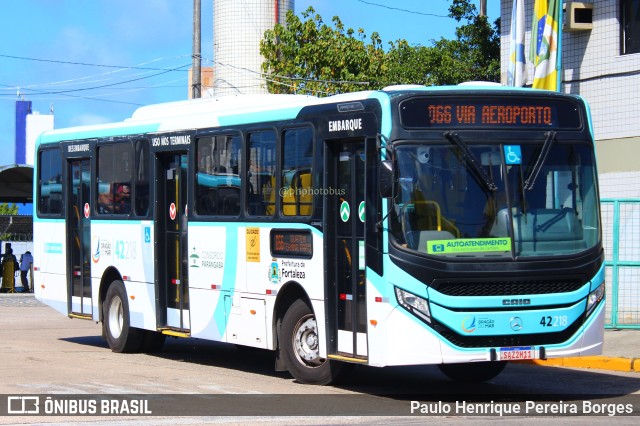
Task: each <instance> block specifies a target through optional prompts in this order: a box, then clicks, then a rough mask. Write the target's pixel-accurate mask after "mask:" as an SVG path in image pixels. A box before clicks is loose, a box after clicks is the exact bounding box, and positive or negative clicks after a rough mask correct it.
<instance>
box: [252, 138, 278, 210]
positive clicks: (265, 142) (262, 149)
mask: <svg viewBox="0 0 640 426" xmlns="http://www.w3.org/2000/svg"><path fill="white" fill-rule="evenodd" d="M248 146H249V163H248V165H249V167H248V171H247V184H248V191H247V197H248V199H247V206H248V211H249V214H250V215H253V216H273V214H274V213H275V200H276V197H275V190H276V188H275V176H276V174H275V167H276V134H275V132H273V131H272V130H266V131H260V132H253V133H250V134H249V140H248Z"/></svg>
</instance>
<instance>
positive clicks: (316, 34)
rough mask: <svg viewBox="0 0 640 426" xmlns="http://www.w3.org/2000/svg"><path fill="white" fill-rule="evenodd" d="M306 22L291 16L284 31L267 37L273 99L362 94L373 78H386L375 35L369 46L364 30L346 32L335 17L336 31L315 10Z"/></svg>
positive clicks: (264, 46)
mask: <svg viewBox="0 0 640 426" xmlns="http://www.w3.org/2000/svg"><path fill="white" fill-rule="evenodd" d="M302 16H303V18H305V20H304V21H301V20H300V18H298V17H297V16H296V15H294V14H293V12H291V11H289V12H288V13H287V18H286V26H283V25H279V24H278V25H276V26H275V28H274V29H273V30H268V31H266V32H265V36H264V39H263V40H262V41H261V42H260V53H261V54H262V55H263V57H264V58H265V62H264V63H263V71H264V72H265V73H266V74H267V75H268V77H267V85H268V89H269V92H270V93H295V92H298V91H302V92H305V93H314V94H319V95H322V94H328V93H335V92H350V91H355V90H363V89H366V88H367V86H368V84H367V82H368V80H369V76H371V75H380V74H381V73H382V72H383V70H382V68H383V66H384V56H385V53H384V50H383V49H382V41H381V40H380V37H379V36H378V34H377V33H373V35H372V36H371V38H370V43H366V41H365V40H366V36H365V34H364V30H362V29H360V30H358V31H357V33H356V32H355V31H354V30H353V29H351V28H349V29H347V30H345V28H344V25H343V24H342V22H341V21H340V18H338V17H337V16H335V17H334V18H333V20H332V22H333V26H332V27H330V26H329V25H326V24H325V23H324V22H323V21H322V17H321V16H320V15H318V14H316V13H315V11H314V9H313V8H312V7H309V8H308V9H307V10H306V11H305V12H303V13H302Z"/></svg>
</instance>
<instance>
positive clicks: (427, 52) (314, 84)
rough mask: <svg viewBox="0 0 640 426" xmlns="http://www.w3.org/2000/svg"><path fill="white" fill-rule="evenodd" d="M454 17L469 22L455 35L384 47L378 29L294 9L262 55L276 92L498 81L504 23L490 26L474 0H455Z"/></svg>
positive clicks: (269, 82)
mask: <svg viewBox="0 0 640 426" xmlns="http://www.w3.org/2000/svg"><path fill="white" fill-rule="evenodd" d="M449 16H451V17H452V18H454V19H456V20H457V21H458V22H461V21H464V24H463V25H462V26H460V27H459V28H457V30H456V39H455V40H447V39H445V38H441V39H440V40H438V41H434V40H432V46H411V45H409V43H408V42H407V41H406V40H403V39H400V40H397V41H396V42H392V43H389V48H388V50H387V51H385V50H384V49H383V47H382V40H381V39H380V36H379V34H378V33H375V32H374V33H373V34H372V35H371V36H370V37H369V38H367V36H366V34H365V32H364V30H363V29H359V30H358V31H354V30H353V29H351V28H349V29H346V30H345V28H344V25H343V24H342V22H341V21H340V18H338V17H337V16H336V17H334V18H333V19H332V24H333V26H329V25H327V24H325V23H324V22H323V20H322V17H321V16H320V15H318V14H316V13H315V11H314V9H313V8H311V7H310V8H309V9H307V10H306V11H305V12H303V13H302V17H303V18H304V21H302V20H300V18H299V17H297V16H296V15H294V14H293V13H292V12H289V13H288V14H287V19H286V26H282V25H276V27H275V28H274V29H273V30H268V31H267V32H265V36H264V39H263V40H262V42H261V43H260V53H261V54H262V55H263V57H264V58H265V61H264V63H263V65H262V68H263V72H264V73H265V74H266V75H267V86H268V90H269V92H270V93H297V92H302V93H312V94H317V95H320V96H322V95H326V94H332V93H344V92H351V91H356V90H371V89H380V88H382V87H385V86H388V85H391V84H423V85H443V84H457V83H460V82H462V81H468V80H486V81H499V79H500V59H499V58H500V25H499V20H496V22H495V23H494V26H493V27H491V26H490V25H489V23H488V21H487V18H486V17H480V16H478V13H477V11H476V8H475V6H474V5H473V4H471V3H470V2H469V0H453V2H452V5H451V6H450V8H449Z"/></svg>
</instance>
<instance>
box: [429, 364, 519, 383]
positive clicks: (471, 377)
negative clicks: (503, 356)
mask: <svg viewBox="0 0 640 426" xmlns="http://www.w3.org/2000/svg"><path fill="white" fill-rule="evenodd" d="M506 366H507V362H506V361H489V362H467V363H462V364H440V365H438V368H440V371H442V372H443V373H444V375H445V376H447V377H448V378H450V379H451V380H453V381H456V382H468V383H469V382H470V383H479V382H486V381H487V380H491V379H493V378H494V377H496V376H497V375H498V374H500V373H502V370H504V367H506Z"/></svg>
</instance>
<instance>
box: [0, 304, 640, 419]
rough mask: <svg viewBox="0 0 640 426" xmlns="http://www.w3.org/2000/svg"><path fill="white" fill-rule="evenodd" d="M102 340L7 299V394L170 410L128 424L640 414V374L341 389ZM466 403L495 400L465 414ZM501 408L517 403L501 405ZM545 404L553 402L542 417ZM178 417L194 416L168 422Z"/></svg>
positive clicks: (201, 349)
mask: <svg viewBox="0 0 640 426" xmlns="http://www.w3.org/2000/svg"><path fill="white" fill-rule="evenodd" d="M100 334H101V330H100V326H99V325H98V324H95V323H93V322H91V321H84V320H78V319H73V320H72V319H69V318H67V317H65V316H63V315H60V314H58V313H57V312H55V311H53V310H52V309H51V308H49V307H46V306H42V305H40V304H39V303H37V302H36V301H34V300H33V299H32V298H31V299H28V298H27V296H25V297H24V298H20V297H12V298H11V299H7V298H2V299H0V359H1V360H2V361H1V362H0V394H2V395H0V398H5V397H7V395H18V396H19V395H42V396H43V397H44V396H45V395H54V394H55V395H58V396H59V395H72V396H78V397H80V398H93V397H101V396H102V397H105V395H107V396H108V395H116V396H117V395H123V394H126V395H131V394H142V395H143V396H144V397H145V398H146V397H150V398H151V399H152V400H153V401H152V404H153V408H154V410H155V412H154V414H160V415H161V417H157V416H152V417H137V418H133V419H130V420H128V419H129V418H128V417H121V418H118V424H164V423H165V422H167V423H170V424H172V425H175V424H214V423H215V424H219V423H224V424H246V423H249V422H250V423H265V424H267V423H268V424H270V423H274V424H275V423H277V424H282V423H288V424H353V423H357V424H371V423H378V424H388V423H394V424H418V423H424V422H430V421H434V422H438V423H458V422H464V421H465V419H467V420H474V421H475V423H478V422H481V423H482V422H484V421H489V420H490V419H492V418H499V417H500V416H499V413H498V412H497V411H496V410H500V409H502V410H505V409H509V408H513V405H514V404H519V405H521V406H522V407H523V408H525V406H524V404H526V403H527V402H529V403H531V404H534V405H531V407H530V409H529V410H528V411H527V412H526V413H524V412H521V413H520V414H524V415H523V416H521V417H519V422H520V421H523V422H525V423H527V422H529V421H531V422H534V421H538V422H539V421H540V420H541V419H540V418H539V416H540V415H545V416H549V415H558V418H559V419H560V422H561V423H562V422H564V421H567V422H571V421H573V420H571V419H572V418H573V419H577V418H576V417H572V416H569V415H568V414H571V413H570V412H565V413H563V412H562V410H563V409H565V410H569V411H570V409H571V406H572V405H574V404H575V405H576V406H579V408H583V404H585V401H587V402H586V403H587V404H599V405H598V407H602V408H599V409H600V410H601V411H602V412H601V413H600V414H601V417H597V418H595V417H590V418H589V422H590V423H593V422H594V421H596V423H599V422H600V420H602V421H603V423H604V421H608V420H610V419H611V416H609V415H607V411H606V410H607V409H611V407H612V406H613V407H614V408H613V409H614V410H615V406H616V404H622V405H621V407H622V411H633V413H632V414H633V415H635V416H638V415H640V376H639V375H638V373H621V372H620V373H617V372H610V371H597V370H579V369H569V368H560V367H543V366H537V365H528V364H527V365H525V364H512V365H508V366H507V368H506V369H505V371H504V372H503V373H502V374H501V375H500V376H498V377H497V378H496V379H494V380H492V381H490V382H488V383H481V384H457V383H454V382H451V381H449V380H448V379H447V378H446V377H445V376H443V375H442V374H441V373H440V372H439V370H438V369H437V368H436V367H434V366H427V367H424V366H423V367H392V368H372V367H362V366H358V367H356V368H355V369H354V371H353V372H352V373H351V375H350V376H348V377H347V378H346V379H345V380H344V382H343V383H342V384H340V385H337V386H328V387H316V386H308V385H301V384H299V383H297V382H295V380H293V379H292V378H291V376H290V375H289V374H288V373H286V372H275V371H274V370H273V365H274V356H273V354H272V353H271V352H269V351H262V350H254V349H242V348H238V347H236V346H234V345H228V344H221V343H212V342H205V341H199V340H196V339H168V340H167V343H166V345H165V348H164V350H163V351H162V352H161V353H158V354H154V355H147V354H116V353H113V352H111V351H110V350H109V349H108V347H107V345H106V343H105V342H104V341H103V340H102V338H101V337H100ZM184 395H188V396H186V397H185V396H184ZM465 401H468V402H473V403H476V402H477V403H478V404H480V403H481V402H482V403H484V402H486V403H487V404H489V405H483V406H482V407H479V406H473V407H465V406H464V404H465V403H466V402H465ZM491 401H493V402H491ZM561 401H562V402H561ZM3 402H4V401H0V407H2V403H3ZM502 402H504V404H506V405H504V406H502V408H500V407H499V406H498V405H499V404H502ZM412 404H413V405H412ZM434 404H435V405H434ZM438 404H440V405H439V406H438ZM456 404H458V405H457V406H456ZM535 404H542V405H540V407H541V408H540V410H542V412H541V411H540V410H538V405H535ZM550 404H551V405H550ZM562 404H564V406H563V405H562ZM567 404H569V405H567ZM602 404H604V405H602ZM412 406H413V407H414V413H413V416H411V407H412ZM446 406H448V407H449V409H448V411H447V408H446ZM594 406H595V405H594ZM443 407H444V408H443ZM483 407H484V409H485V410H488V413H487V414H488V415H489V416H488V417H487V416H485V417H475V416H473V414H474V413H472V412H471V411H473V410H476V411H477V410H478V409H480V410H482V409H483ZM554 407H555V408H554ZM629 407H631V410H629ZM554 409H555V410H559V411H560V413H559V414H558V413H557V412H556V413H554V412H552V411H553V410H554ZM492 410H493V411H492ZM545 410H546V411H545ZM421 411H423V412H421ZM424 411H428V414H427V413H424ZM172 413H173V414H174V415H181V416H183V417H168V416H171V414H172ZM282 414H284V415H286V416H287V417H280V416H281V415H282ZM618 414H619V413H616V416H615V419H616V420H618V421H622V422H623V423H626V422H627V421H628V422H629V424H633V423H634V421H637V417H635V418H634V417H620V416H619V415H618ZM364 415H370V416H374V417H362V416H364ZM389 415H393V416H394V417H387V416H389ZM244 416H255V417H244ZM345 416H357V417H345ZM397 416H407V417H397ZM169 419H171V420H169ZM582 419H586V418H584V417H582ZM114 420H115V419H114V418H113V417H73V418H68V417H61V416H58V417H44V416H41V417H28V416H21V417H11V416H0V424H52V423H69V422H74V423H76V424H91V425H96V424H102V423H104V424H110V423H111V422H112V421H114ZM83 422H86V423H83Z"/></svg>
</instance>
